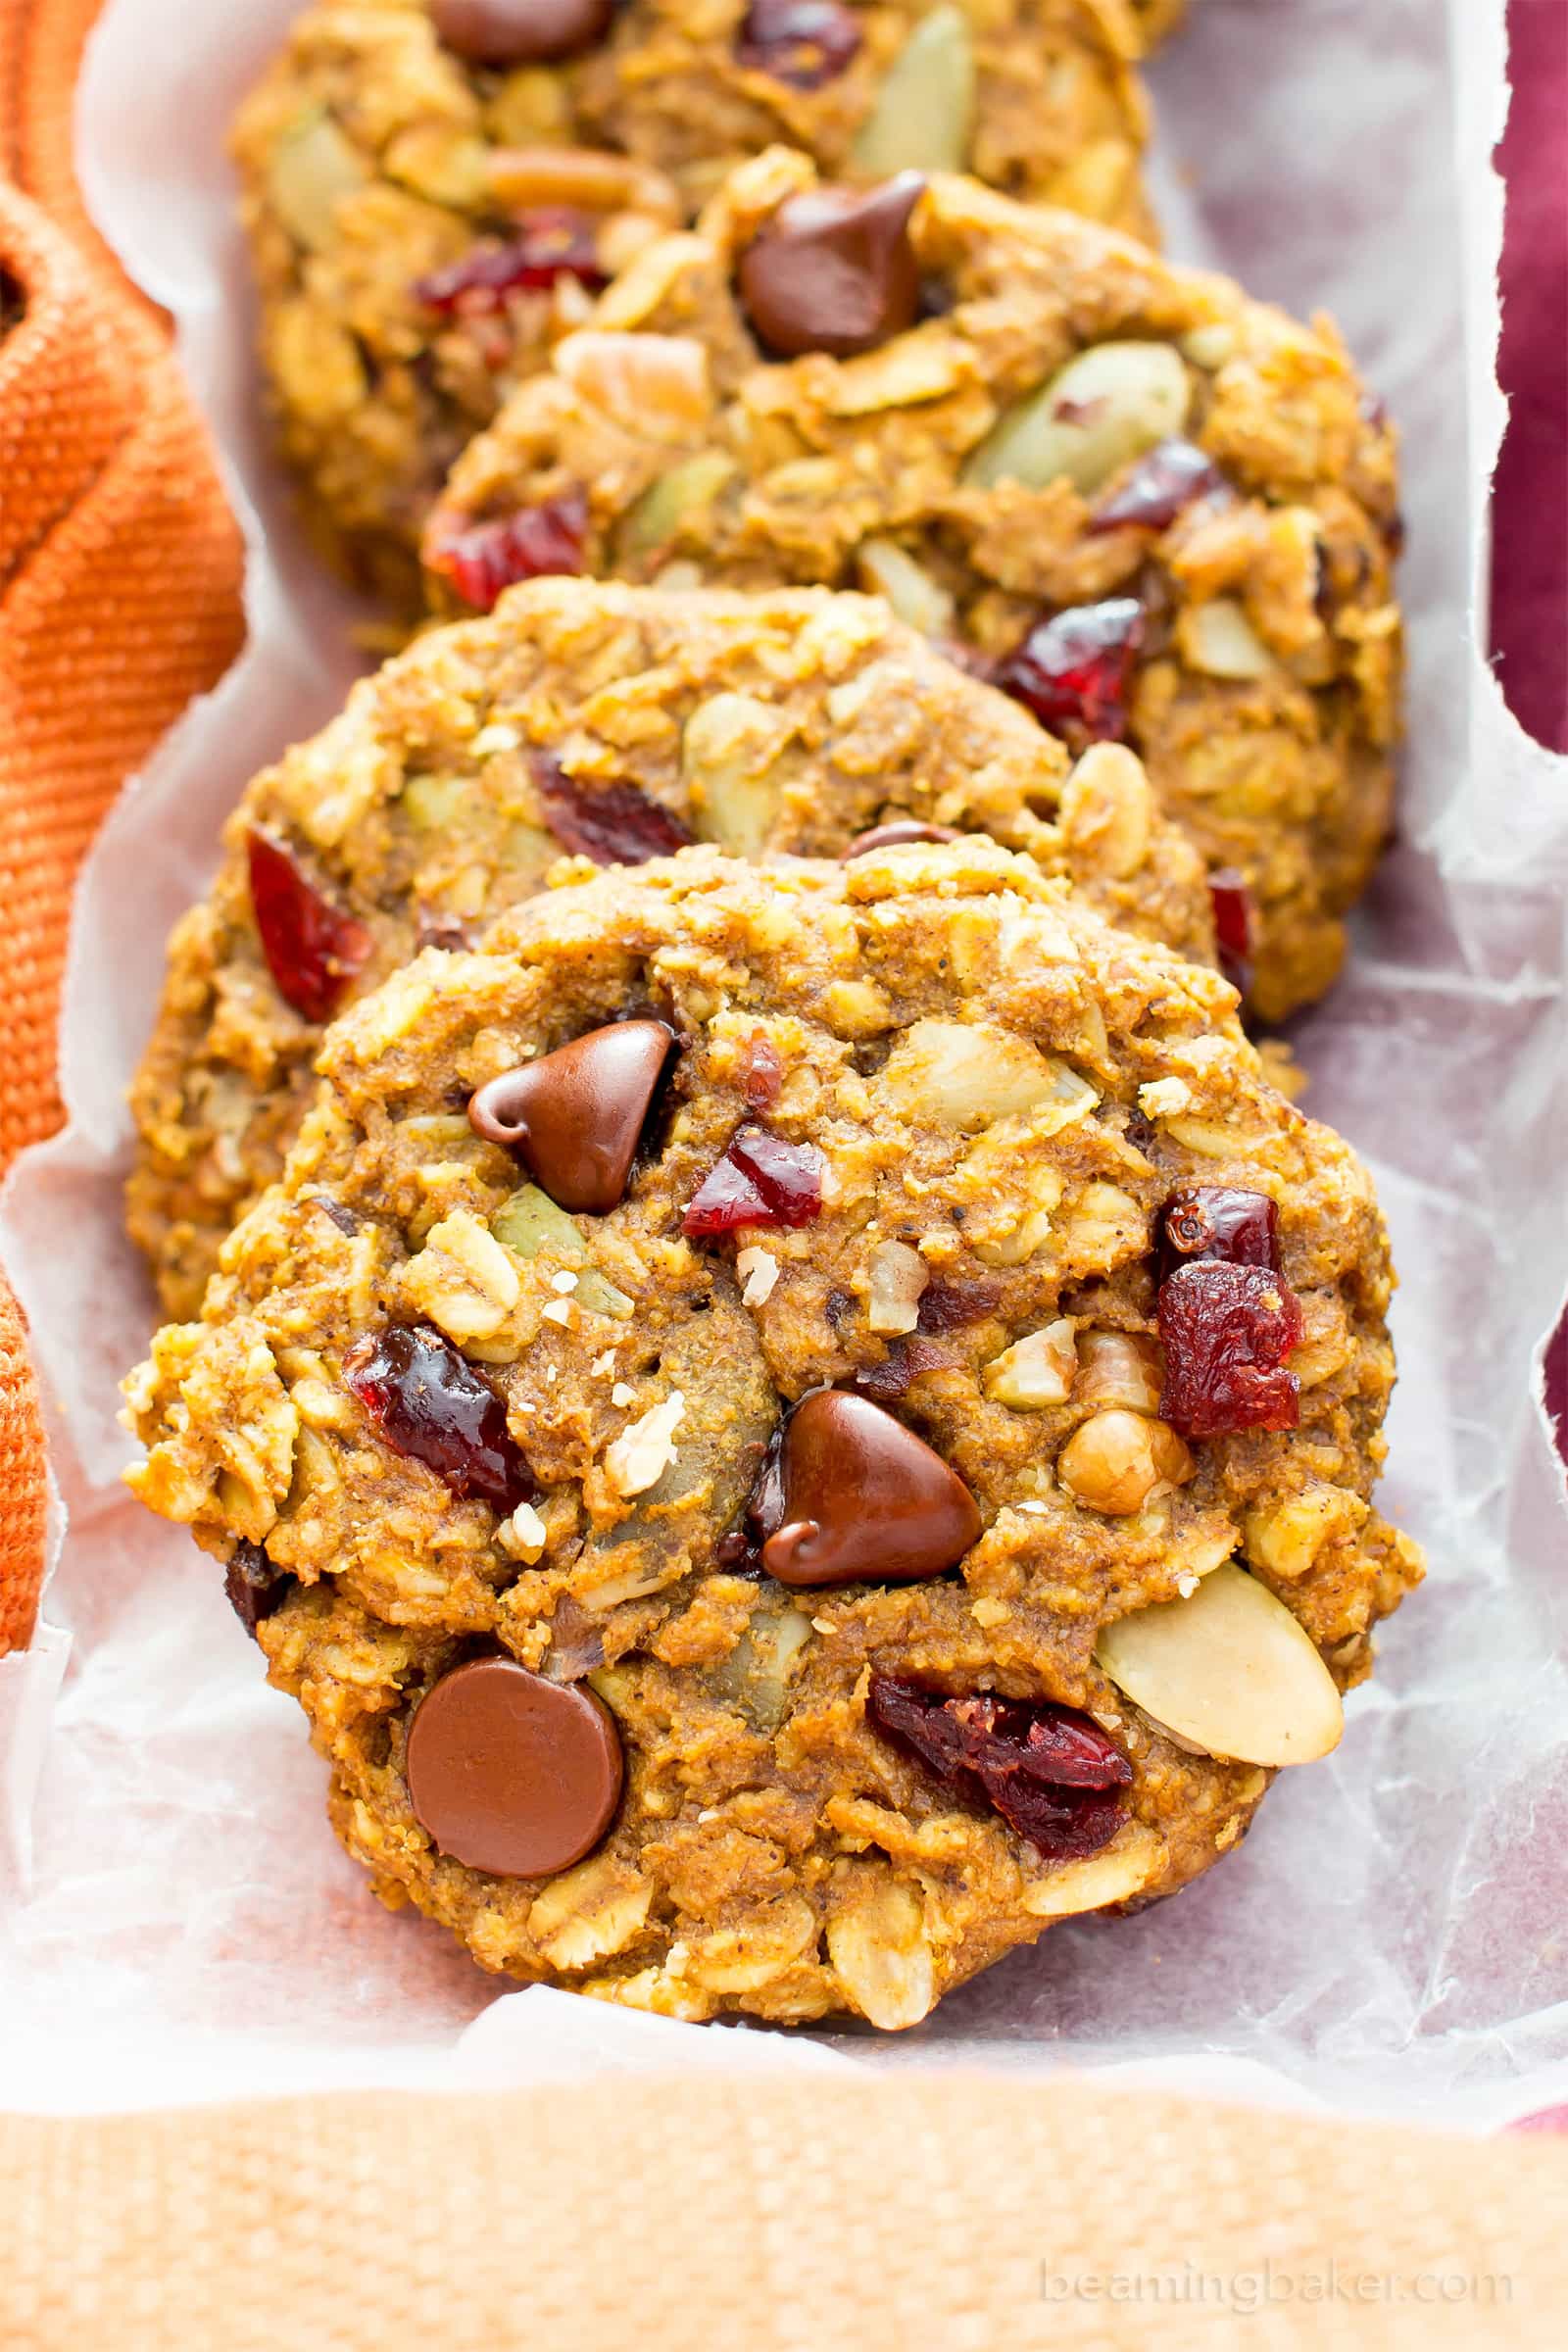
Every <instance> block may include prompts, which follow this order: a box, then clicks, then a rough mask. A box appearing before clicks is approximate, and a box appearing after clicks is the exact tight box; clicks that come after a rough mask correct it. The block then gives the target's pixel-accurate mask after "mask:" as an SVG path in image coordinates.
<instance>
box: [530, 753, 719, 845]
mask: <svg viewBox="0 0 1568 2352" xmlns="http://www.w3.org/2000/svg"><path fill="white" fill-rule="evenodd" d="M534 787H535V790H536V791H537V792H538V795H539V800H540V804H541V808H542V809H543V813H544V820H545V823H546V824H547V825H548V826H549V828H550V830H551V832H552V833H553V834H554V835H555V837H556V839H557V840H558V841H559V842H560V843H561V844H562V847H563V848H564V849H567V850H570V851H571V853H572V855H573V856H574V857H577V858H592V859H593V861H594V863H595V864H596V865H646V864H647V862H648V860H649V858H667V857H669V856H670V855H671V853H672V852H673V851H675V850H684V849H688V848H689V847H690V846H691V844H692V843H693V842H694V841H695V840H696V838H697V836H696V834H695V833H693V832H692V831H691V829H690V827H689V826H687V825H685V824H683V823H682V822H681V819H680V818H679V817H678V816H676V815H675V814H674V813H673V812H672V810H670V809H665V808H663V807H662V805H661V804H660V803H659V802H658V801H654V800H650V799H649V797H648V795H647V793H646V792H640V791H639V790H638V788H637V786H636V785H635V784H604V785H600V786H598V787H596V788H594V789H590V788H589V787H588V786H587V785H586V784H579V783H578V782H577V781H576V780H575V778H574V777H572V776H568V775H567V774H566V773H565V771H564V768H562V767H561V766H560V765H559V764H558V762H557V761H556V760H548V759H540V760H536V761H535V762H534Z"/></svg>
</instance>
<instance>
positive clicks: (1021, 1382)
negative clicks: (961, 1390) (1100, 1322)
mask: <svg viewBox="0 0 1568 2352" xmlns="http://www.w3.org/2000/svg"><path fill="white" fill-rule="evenodd" d="M1077 1371H1078V1358H1077V1355H1076V1353H1075V1352H1074V1349H1073V1337H1072V1325H1071V1323H1070V1322H1068V1321H1067V1320H1066V1319H1065V1317H1063V1318H1061V1319H1060V1320H1058V1321H1057V1322H1054V1323H1048V1324H1047V1325H1046V1326H1045V1328H1044V1330H1042V1331H1032V1332H1030V1333H1029V1334H1028V1335H1027V1337H1026V1338H1024V1339H1021V1340H1015V1341H1014V1342H1013V1344H1012V1346H1011V1347H1010V1348H1005V1349H1004V1351H1003V1352H1002V1354H1001V1355H999V1356H995V1357H993V1359H992V1361H991V1362H990V1363H989V1364H987V1365H986V1367H985V1370H984V1371H983V1372H982V1374H981V1376H980V1378H981V1385H982V1386H983V1388H984V1390H985V1393H986V1395H987V1396H988V1397H990V1398H991V1399H992V1401H993V1403H996V1404H1005V1405H1008V1406H1010V1408H1011V1409H1012V1411H1014V1412H1016V1413H1039V1412H1044V1411H1045V1410H1046V1409H1047V1408H1048V1407H1049V1406H1051V1405H1053V1404H1065V1403H1066V1401H1067V1398H1068V1397H1069V1396H1070V1395H1071V1394H1072V1386H1073V1381H1074V1379H1075V1378H1076V1376H1077Z"/></svg>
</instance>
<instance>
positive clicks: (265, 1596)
mask: <svg viewBox="0 0 1568 2352" xmlns="http://www.w3.org/2000/svg"><path fill="white" fill-rule="evenodd" d="M293 1583H294V1579H293V1578H292V1577H291V1576H290V1575H288V1574H287V1572H286V1571H285V1570H284V1569H281V1568H274V1567H273V1565H272V1563H271V1561H270V1559H269V1558H268V1556H267V1554H266V1552H265V1551H264V1550H263V1549H262V1546H261V1545H260V1544H252V1543H250V1542H249V1541H248V1540H247V1538H245V1537H244V1536H241V1538H240V1540H239V1542H238V1543H237V1544H235V1546H234V1555H233V1557H232V1559H231V1560H230V1561H229V1563H228V1568H227V1571H226V1572H225V1574H224V1577H223V1592H224V1593H225V1595H226V1597H227V1600H228V1605H229V1607H230V1608H231V1609H232V1610H233V1612H234V1614H235V1616H236V1617H237V1618H238V1619H239V1621H240V1623H241V1625H242V1626H243V1627H244V1628H245V1631H246V1632H247V1633H248V1634H249V1635H250V1637H251V1640H252V1641H253V1642H254V1641H255V1639H256V1629H257V1627H258V1626H259V1625H260V1624H261V1622H262V1620H263V1618H264V1617H270V1616H271V1615H272V1613H273V1611H274V1610H275V1609H280V1608H281V1607H282V1605H283V1603H284V1601H285V1600H286V1599H287V1598H288V1595H289V1593H290V1590H291V1589H292V1587H293Z"/></svg>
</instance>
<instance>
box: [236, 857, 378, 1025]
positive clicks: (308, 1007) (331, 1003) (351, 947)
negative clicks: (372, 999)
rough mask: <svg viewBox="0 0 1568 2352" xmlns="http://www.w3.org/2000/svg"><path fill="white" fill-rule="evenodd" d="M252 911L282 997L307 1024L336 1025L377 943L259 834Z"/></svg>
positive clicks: (252, 860)
mask: <svg viewBox="0 0 1568 2352" xmlns="http://www.w3.org/2000/svg"><path fill="white" fill-rule="evenodd" d="M248 848H249V854H250V875H251V907H252V909H253V911H254V913H255V916H256V928H257V931H258V932H259V933H260V935H261V942H262V954H263V955H264V956H266V957H267V968H268V970H269V971H270V973H271V975H272V978H273V979H274V980H275V981H276V982H277V988H278V994H279V995H280V996H281V997H282V998H283V1000H284V1002H285V1003H286V1004H289V1005H293V1007H294V1010H295V1011H296V1012H297V1013H299V1014H300V1015H301V1017H302V1018H303V1019H305V1020H307V1021H326V1020H330V1019H331V1017H332V1014H333V1013H334V1012H335V1011H336V1009H337V1007H338V1005H339V1004H340V1003H341V1002H342V999H343V997H344V995H345V993H346V991H347V990H348V988H349V986H350V984H351V983H352V981H353V979H354V977H355V974H356V973H357V972H359V971H360V970H361V969H362V968H363V967H364V965H365V964H367V963H368V961H369V958H370V956H371V955H372V954H373V952H374V949H375V941H374V940H373V939H372V938H371V936H370V934H369V932H368V930H367V929H366V927H365V925H364V924H363V923H361V922H357V921H356V920H355V918H354V916H353V915H352V914H345V913H344V911H343V909H342V907H334V906H333V904H332V902H331V900H330V899H325V898H323V897H322V896H321V893H320V892H319V890H318V889H317V888H316V885H315V884H314V883H313V882H309V881H307V880H306V878H305V875H304V873H303V871H302V870H301V868H300V867H299V866H298V865H297V864H296V863H295V861H294V859H293V858H292V857H291V856H290V855H289V853H288V851H287V850H285V849H284V848H283V846H282V844H281V843H280V842H276V841H273V840H271V839H270V836H269V835H267V834H266V833H253V834H252V835H251V837H250V841H249V844H248Z"/></svg>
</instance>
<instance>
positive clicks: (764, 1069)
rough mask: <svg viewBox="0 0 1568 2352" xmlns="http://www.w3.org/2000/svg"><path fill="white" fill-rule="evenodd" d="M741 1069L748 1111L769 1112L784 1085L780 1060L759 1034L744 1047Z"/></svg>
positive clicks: (782, 1064) (771, 1045) (768, 1038)
mask: <svg viewBox="0 0 1568 2352" xmlns="http://www.w3.org/2000/svg"><path fill="white" fill-rule="evenodd" d="M741 1068H742V1070H743V1072H744V1074H745V1080H746V1107H747V1109H748V1110H771V1109H772V1107H773V1105H774V1103H776V1102H777V1101H778V1090H779V1088H780V1087H781V1086H782V1085H783V1083H784V1056H783V1054H781V1053H780V1052H779V1050H778V1048H777V1046H775V1045H774V1043H773V1041H772V1039H771V1038H770V1037H764V1036H763V1034H762V1032H761V1031H760V1030H759V1031H758V1033H757V1035H756V1036H755V1037H754V1038H753V1039H752V1040H751V1042H750V1044H749V1045H748V1046H747V1049H746V1052H745V1054H744V1055H743V1057H742V1061H741Z"/></svg>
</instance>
